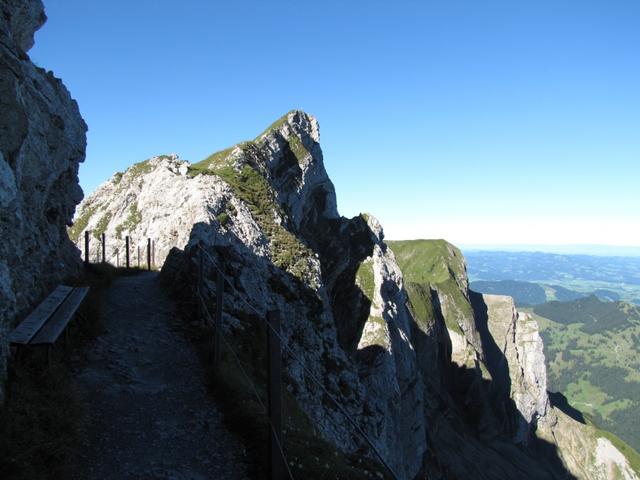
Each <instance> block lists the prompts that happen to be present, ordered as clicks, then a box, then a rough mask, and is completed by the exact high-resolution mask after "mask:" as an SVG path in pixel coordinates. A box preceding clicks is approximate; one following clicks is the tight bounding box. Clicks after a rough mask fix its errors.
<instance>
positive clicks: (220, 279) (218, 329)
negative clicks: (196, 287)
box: [213, 262, 224, 368]
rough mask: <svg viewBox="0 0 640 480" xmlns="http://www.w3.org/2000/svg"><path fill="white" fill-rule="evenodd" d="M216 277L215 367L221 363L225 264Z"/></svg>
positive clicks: (221, 266)
mask: <svg viewBox="0 0 640 480" xmlns="http://www.w3.org/2000/svg"><path fill="white" fill-rule="evenodd" d="M219 267H220V268H219V269H218V275H217V276H216V318H215V323H214V324H213V342H214V343H213V367H214V368H217V367H218V363H219V362H220V340H221V337H222V309H223V307H224V275H223V272H224V263H222V262H220V265H219Z"/></svg>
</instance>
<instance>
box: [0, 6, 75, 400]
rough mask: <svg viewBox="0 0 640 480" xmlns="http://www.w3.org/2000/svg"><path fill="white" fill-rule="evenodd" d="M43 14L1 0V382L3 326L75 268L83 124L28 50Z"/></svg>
mask: <svg viewBox="0 0 640 480" xmlns="http://www.w3.org/2000/svg"><path fill="white" fill-rule="evenodd" d="M45 20H46V16H45V14H44V10H43V6H42V3H41V2H40V1H27V0H11V1H9V0H0V102H1V104H2V108H1V109H2V114H1V115H0V238H2V242H0V385H1V384H2V379H3V378H4V375H5V371H6V364H5V361H6V355H7V340H6V335H7V332H8V331H9V330H10V328H11V327H12V326H13V324H14V322H15V321H16V319H17V318H19V317H20V316H22V315H24V314H25V312H27V311H28V310H29V309H30V308H31V307H32V306H33V304H34V303H35V302H36V301H38V300H39V299H40V298H41V297H42V296H43V295H44V294H46V293H47V291H48V290H49V288H50V287H51V286H52V285H53V284H54V283H56V282H58V281H60V279H62V278H63V277H65V276H66V275H69V274H70V273H73V272H75V271H77V268H78V267H79V256H78V253H77V251H76V250H75V249H74V248H73V244H72V243H71V242H70V241H69V239H68V237H67V233H66V226H67V224H70V223H71V219H72V217H73V212H74V209H75V206H76V204H77V203H78V202H80V200H81V199H82V190H81V188H80V186H79V184H78V166H79V163H80V162H82V161H83V160H84V155H85V145H86V136H85V133H86V130H87V127H86V125H85V123H84V121H83V120H82V117H81V116H80V113H79V111H78V106H77V104H76V102H75V101H74V100H73V99H72V98H71V96H70V95H69V92H68V91H67V89H66V88H65V87H64V85H63V84H62V82H61V81H60V80H59V79H57V78H56V77H54V75H53V74H52V73H51V72H47V71H45V70H44V69H42V68H40V67H37V66H35V65H34V64H33V63H32V62H31V60H30V59H29V56H28V55H27V51H28V50H29V49H30V48H31V47H32V45H33V35H34V33H35V31H36V30H37V29H38V28H40V27H41V26H42V25H43V24H44V22H45ZM1 399H2V389H1V387H0V400H1Z"/></svg>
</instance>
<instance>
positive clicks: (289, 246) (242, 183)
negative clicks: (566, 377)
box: [193, 142, 313, 278]
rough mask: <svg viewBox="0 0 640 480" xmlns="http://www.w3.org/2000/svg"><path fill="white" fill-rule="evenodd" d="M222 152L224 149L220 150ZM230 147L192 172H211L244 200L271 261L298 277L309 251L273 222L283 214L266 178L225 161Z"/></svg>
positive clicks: (304, 268)
mask: <svg viewBox="0 0 640 480" xmlns="http://www.w3.org/2000/svg"><path fill="white" fill-rule="evenodd" d="M240 148H242V150H243V152H245V154H246V155H251V154H253V152H252V149H253V148H254V146H253V145H252V144H251V143H249V142H247V143H244V144H241V145H240ZM224 152H226V153H224ZM230 152H231V149H227V150H226V151H223V152H218V153H217V154H214V155H212V156H210V157H209V158H208V159H206V160H204V162H205V163H203V162H200V163H198V164H195V165H194V166H193V167H195V171H196V172H200V173H205V172H206V173H207V174H214V175H217V176H219V177H220V178H222V179H223V180H224V181H225V182H226V183H227V184H228V185H229V186H230V187H231V188H232V189H233V191H234V193H235V195H236V196H237V197H238V198H239V199H240V200H242V201H243V202H245V203H246V204H247V206H248V207H249V210H250V211H251V215H252V216H253V218H254V220H255V221H256V222H257V223H258V224H259V225H260V227H261V228H262V230H263V232H264V233H265V235H266V237H267V239H268V240H269V248H270V250H271V256H272V260H273V263H274V264H275V265H276V266H277V267H279V268H281V269H283V270H286V271H288V272H289V273H291V274H293V275H295V276H296V277H298V278H304V277H305V276H306V275H307V273H309V268H310V267H309V263H308V259H309V257H311V256H313V251H312V250H311V249H309V248H308V247H307V246H306V245H303V244H302V243H301V242H300V241H299V240H298V239H297V238H296V236H295V235H293V234H292V233H291V232H289V231H288V230H287V229H286V228H285V227H284V226H282V225H281V224H279V223H278V222H276V220H275V219H276V218H277V217H280V218H282V217H283V212H282V210H281V208H280V206H279V205H278V203H277V202H276V201H275V195H274V192H273V190H272V188H271V186H270V185H269V182H267V180H266V179H265V178H264V177H263V176H262V175H261V174H260V173H259V172H258V171H257V170H256V169H254V168H252V167H251V166H249V165H248V164H245V165H243V166H242V167H241V169H240V171H236V169H235V168H234V166H233V165H230V164H229V163H228V160H227V159H228V155H229V153H230Z"/></svg>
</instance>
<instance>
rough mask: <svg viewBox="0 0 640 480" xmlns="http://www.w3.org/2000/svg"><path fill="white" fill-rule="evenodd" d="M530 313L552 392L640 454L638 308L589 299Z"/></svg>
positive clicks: (548, 305)
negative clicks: (535, 324) (535, 321)
mask: <svg viewBox="0 0 640 480" xmlns="http://www.w3.org/2000/svg"><path fill="white" fill-rule="evenodd" d="M527 311H529V312H530V313H532V314H533V315H534V318H535V319H536V320H537V321H538V324H539V326H540V333H541V335H542V338H543V341H544V345H545V358H546V362H547V372H548V381H549V389H550V390H551V391H559V392H562V393H563V394H564V395H565V396H566V397H567V399H568V402H569V403H570V404H571V405H572V406H573V407H575V408H576V409H578V410H579V411H581V412H583V413H584V415H585V416H586V417H587V419H588V420H590V421H592V422H593V423H595V424H596V425H597V426H598V427H600V428H604V429H606V430H609V431H611V432H613V433H615V434H616V435H617V436H619V437H620V438H622V439H623V440H624V441H626V442H627V443H629V445H631V446H632V447H634V448H635V449H636V450H638V449H640V416H639V415H638V412H639V411H640V357H639V356H638V350H639V349H640V308H638V307H637V306H634V305H631V304H629V303H626V302H606V301H602V300H600V299H598V298H597V297H596V296H589V297H586V298H581V299H577V300H574V301H571V302H558V301H553V302H547V303H544V304H541V305H537V306H535V307H533V308H531V309H527Z"/></svg>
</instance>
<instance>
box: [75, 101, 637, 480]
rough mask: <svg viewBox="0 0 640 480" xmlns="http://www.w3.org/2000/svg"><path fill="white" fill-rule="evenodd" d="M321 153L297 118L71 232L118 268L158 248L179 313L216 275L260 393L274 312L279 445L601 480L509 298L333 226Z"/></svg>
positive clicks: (313, 133)
mask: <svg viewBox="0 0 640 480" xmlns="http://www.w3.org/2000/svg"><path fill="white" fill-rule="evenodd" d="M319 140H320V137H319V127H318V124H317V121H316V120H315V118H313V117H311V116H310V115H307V114H305V113H304V112H300V111H292V112H290V113H288V114H287V115H285V116H284V117H282V118H281V119H279V120H278V121H276V122H275V123H274V124H273V125H272V126H270V127H269V128H268V129H267V130H266V131H265V132H263V133H262V134H261V135H259V136H258V137H257V138H256V139H254V140H252V141H249V142H243V143H241V144H238V145H236V146H233V147H231V148H229V149H226V150H223V151H221V152H217V153H215V154H213V155H211V156H210V157H208V158H207V159H205V160H203V161H202V162H199V163H196V164H191V163H189V162H184V161H181V160H180V159H179V158H178V157H177V156H176V155H164V156H159V157H154V158H152V159H150V160H147V161H145V162H141V163H139V164H136V165H134V166H132V167H131V168H129V169H128V170H127V171H126V172H124V173H119V174H116V175H115V176H114V177H112V178H111V179H110V180H109V181H108V182H106V183H105V184H103V185H102V186H101V187H100V188H99V189H98V190H97V191H96V192H95V193H94V194H93V195H91V196H90V197H88V198H87V199H86V200H85V201H84V202H83V203H82V205H81V207H80V208H79V209H78V212H77V215H76V221H75V225H74V227H73V228H72V229H71V230H70V234H71V235H72V236H73V237H75V238H82V233H83V232H84V231H86V230H90V231H91V232H92V234H93V236H94V237H95V238H100V234H102V233H105V235H106V238H107V242H108V243H107V257H108V259H110V260H111V261H112V262H113V261H114V260H115V258H117V257H119V258H120V260H122V258H123V250H122V248H123V247H124V236H125V235H130V236H131V237H132V239H133V240H134V242H135V241H138V242H144V240H145V239H146V238H147V237H150V238H153V239H154V240H155V241H156V260H157V263H158V264H163V268H162V275H161V276H162V278H163V281H164V282H165V283H166V284H167V285H169V286H170V288H171V289H172V290H173V292H174V293H175V294H176V295H178V296H180V298H181V299H182V300H183V301H184V302H185V305H189V304H192V305H195V304H196V301H195V298H194V294H193V290H194V286H195V284H196V279H197V271H198V268H199V267H198V265H199V259H200V256H201V255H202V256H203V257H202V258H204V259H205V260H204V270H205V277H206V281H205V286H204V288H205V291H206V295H207V297H208V298H209V299H210V301H211V302H213V300H214V299H215V296H216V295H215V294H216V292H215V289H216V286H215V282H214V278H215V275H216V272H215V267H214V266H213V263H212V262H215V265H217V266H218V267H219V268H223V269H224V271H225V274H226V275H227V277H228V278H229V279H230V282H231V284H230V285H229V286H228V288H227V290H226V292H225V295H226V297H225V304H224V318H223V323H224V330H225V333H226V338H227V339H228V341H229V342H233V344H234V345H236V347H237V349H238V351H239V352H240V356H241V357H242V356H244V357H243V358H244V359H245V360H246V363H245V368H246V369H247V370H248V372H249V374H250V375H252V376H253V378H254V379H255V380H256V382H257V383H258V384H259V383H260V381H262V380H263V377H264V369H263V363H264V351H263V350H264V343H263V340H264V339H263V336H264V328H265V325H264V320H265V318H267V317H268V313H269V311H272V310H274V309H275V310H278V311H279V312H281V314H282V320H283V324H282V334H283V338H284V341H285V343H286V345H287V346H288V348H287V349H286V350H285V352H284V358H283V362H284V369H285V375H284V378H285V382H286V392H285V401H286V402H287V404H288V405H289V406H290V407H291V408H289V409H288V410H287V414H286V418H285V426H286V431H287V437H286V438H285V444H286V445H285V447H286V448H287V447H288V445H290V444H291V443H296V442H299V443H300V444H301V445H303V446H302V448H303V449H305V448H306V447H305V445H307V446H308V443H305V442H307V441H308V440H309V438H310V436H317V437H318V438H322V439H324V441H325V442H327V444H328V445H331V446H332V447H331V448H332V449H337V450H339V451H341V452H343V453H344V454H345V455H347V456H348V457H349V458H350V459H352V460H353V459H356V460H355V461H356V463H355V464H356V465H358V463H357V460H358V459H360V460H362V459H363V458H365V457H366V458H371V459H374V460H375V455H374V453H373V451H372V450H371V449H370V448H369V447H368V446H367V445H366V443H365V442H364V441H363V440H362V439H361V438H359V437H358V435H355V432H354V431H353V429H352V428H351V427H350V425H349V422H348V421H347V419H346V418H345V412H346V413H347V414H348V415H349V416H350V417H352V418H353V419H355V421H356V422H357V423H358V425H360V426H361V428H362V430H363V431H364V432H365V434H366V435H367V437H368V438H369V439H370V440H371V441H372V443H373V444H374V445H375V447H376V450H377V451H378V452H379V453H380V454H381V455H382V457H383V458H384V459H385V460H386V461H387V462H388V463H389V464H390V466H391V468H392V469H393V470H394V471H395V472H396V474H397V476H398V477H399V478H403V479H412V478H436V479H437V478H449V479H451V478H460V479H464V478H486V479H490V478H491V479H495V478H571V475H572V474H573V475H575V476H577V477H579V478H593V479H595V478H604V477H602V476H601V475H600V474H599V473H597V472H601V471H602V469H601V468H600V467H597V466H596V463H595V462H596V461H595V460H594V459H595V458H596V457H597V455H596V453H595V452H596V450H597V448H598V447H597V442H599V440H597V441H595V443H594V442H591V440H587V437H588V435H587V434H586V433H585V428H586V426H583V425H574V424H573V423H569V424H567V425H569V426H568V427H566V428H565V427H562V429H561V430H557V429H558V428H560V427H558V425H563V424H564V422H565V420H566V419H565V418H564V417H562V416H561V415H559V414H557V415H556V413H555V412H554V410H553V409H552V408H551V407H550V406H549V400H548V397H547V393H546V372H545V371H544V356H543V351H542V343H541V341H540V338H539V336H538V334H537V326H536V325H535V322H532V321H531V319H529V318H528V317H526V316H523V315H520V314H519V313H518V312H517V311H516V310H515V308H514V306H513V303H512V301H511V300H510V299H509V298H508V297H491V296H481V295H478V294H474V293H473V292H471V291H469V289H468V279H467V275H466V267H465V262H464V258H463V257H462V255H461V253H460V252H459V250H457V249H456V248H455V247H453V246H452V245H450V244H448V243H446V242H442V241H436V242H429V241H421V242H417V243H416V242H385V240H384V234H383V230H382V228H381V226H380V225H379V223H378V222H377V220H376V219H375V218H373V217H371V216H369V215H366V214H362V215H359V216H357V217H354V218H352V219H346V218H343V217H340V216H339V214H338V211H337V208H336V198H335V191H334V188H333V185H332V183H331V181H330V180H329V178H328V176H327V173H326V171H325V169H324V163H323V157H322V151H321V149H320V145H319ZM92 243H93V244H94V245H97V242H95V241H94V242H92ZM133 251H134V252H135V248H134V249H133ZM94 253H95V252H94ZM165 259H166V260H165ZM332 398H336V399H338V401H339V402H340V404H341V405H342V406H343V407H344V410H341V409H339V408H337V407H336V405H335V404H334V403H333V401H332ZM292 412H297V413H295V414H294V413H292ZM569 420H570V419H569ZM570 421H571V422H573V421H572V420H570ZM574 423H575V422H574ZM565 437H566V438H565ZM593 438H595V437H593ZM301 439H302V440H301ZM563 439H565V440H563ZM288 442H289V443H288ZM590 442H591V443H590ZM576 443H580V444H581V445H586V446H587V447H588V452H587V453H585V454H582V453H580V452H577V451H574V450H575V449H574V447H573V446H574V445H575V444H576ZM600 450H601V456H602V452H603V451H605V450H607V448H600ZM609 453H611V452H609ZM618 453H619V452H618ZM332 455H333V454H332ZM581 455H582V456H581ZM585 455H591V456H590V457H586V456H585ZM610 457H611V456H610ZM613 457H615V455H613ZM613 457H611V458H613ZM572 458H573V459H574V460H571V459H572ZM581 460H585V461H586V462H588V465H589V466H588V467H587V468H585V469H582V470H581V469H580V468H578V466H577V465H578V463H579V461H581ZM316 461H317V462H318V463H319V464H324V465H326V466H327V467H326V468H330V466H331V468H332V467H333V465H334V463H339V462H335V461H334V457H328V458H325V457H320V458H319V459H316ZM614 463H615V462H614ZM616 465H618V466H616V467H615V468H620V469H621V471H622V470H623V469H624V468H626V467H625V466H624V465H623V464H621V463H620V464H618V463H616ZM620 465H622V467H620ZM293 468H294V469H299V471H298V470H296V472H294V473H298V474H299V475H303V476H307V477H308V478H310V476H313V475H311V474H310V473H309V468H310V466H309V465H302V463H301V462H294V465H293ZM323 468H324V467H323ZM611 468H614V467H611ZM375 470H376V469H375V468H374V469H373V471H375ZM377 471H378V472H380V473H381V474H382V472H384V469H382V468H380V469H378V470H377ZM624 471H625V472H627V473H628V470H624ZM363 472H364V471H363ZM594 472H595V473H594ZM341 475H342V474H341ZM599 475H600V476H599ZM342 476H343V475H342ZM362 477H366V475H365V474H364V473H363V474H362ZM318 478H320V477H318ZM331 478H334V477H331ZM349 478H355V477H353V476H349ZM620 478H626V477H624V476H622V477H620ZM629 478H633V477H629Z"/></svg>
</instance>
